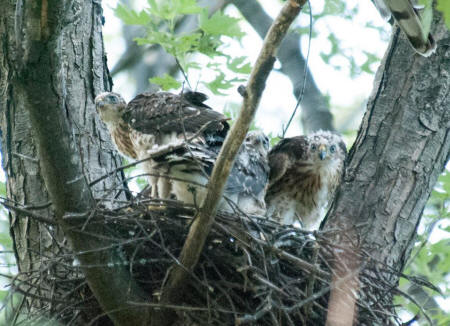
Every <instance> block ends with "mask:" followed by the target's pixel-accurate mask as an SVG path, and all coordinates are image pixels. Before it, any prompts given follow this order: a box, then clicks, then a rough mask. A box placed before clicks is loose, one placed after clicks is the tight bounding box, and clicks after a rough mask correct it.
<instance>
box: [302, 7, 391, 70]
mask: <svg viewBox="0 0 450 326" xmlns="http://www.w3.org/2000/svg"><path fill="white" fill-rule="evenodd" d="M365 5H366V4H365ZM359 6H360V4H359V3H358V4H349V3H348V2H346V1H344V0H326V1H324V2H323V7H322V8H319V6H317V5H316V6H314V7H313V9H314V10H313V11H312V14H311V15H312V22H313V25H312V26H311V28H312V31H311V37H313V38H314V37H317V36H318V35H319V34H323V30H320V31H318V30H317V25H318V23H319V22H320V21H324V22H326V24H325V26H326V35H328V37H327V39H328V41H329V44H330V49H329V50H328V51H325V50H321V52H320V58H321V59H322V60H323V62H324V63H326V64H327V65H329V66H331V67H333V68H334V69H336V70H343V69H345V68H346V69H348V71H349V74H350V77H351V78H355V77H357V76H359V75H360V74H361V73H363V72H365V73H368V74H374V73H375V68H376V65H375V64H376V63H378V62H379V61H380V58H379V57H378V55H377V54H376V53H372V52H370V51H365V50H364V51H362V52H361V53H359V57H360V58H363V59H362V60H358V61H357V60H355V53H354V49H351V48H348V47H346V46H345V45H344V44H343V43H342V42H341V37H339V35H338V32H337V31H336V29H335V28H334V27H333V26H334V24H333V23H331V24H328V22H327V21H326V19H329V18H330V17H333V18H341V19H343V20H345V21H353V20H354V17H355V16H356V15H357V14H358V12H359V10H360V9H359ZM301 15H302V16H303V17H302V18H300V21H301V22H302V21H303V22H306V25H305V26H303V25H302V27H299V28H297V29H296V31H297V32H298V33H300V34H301V35H309V29H310V26H309V19H307V17H305V16H309V15H310V9H309V8H305V9H304V10H302V12H301ZM364 27H366V28H370V29H374V30H376V31H378V32H379V33H380V34H381V35H384V34H385V28H383V27H381V26H375V25H374V24H373V23H371V22H367V23H366V24H365V26H364Z"/></svg>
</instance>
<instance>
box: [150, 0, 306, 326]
mask: <svg viewBox="0 0 450 326" xmlns="http://www.w3.org/2000/svg"><path fill="white" fill-rule="evenodd" d="M304 3H305V0H295V1H294V0H290V1H287V2H286V4H285V5H284V6H283V8H282V10H281V12H280V13H279V15H278V17H277V18H276V19H275V21H274V23H273V24H272V26H271V28H270V30H269V32H268V33H267V36H266V38H265V40H264V44H263V47H262V49H261V52H260V54H259V56H258V59H257V60H256V63H255V65H254V67H253V69H252V73H251V75H250V78H249V81H248V83H247V87H246V93H245V94H246V96H244V102H243V105H242V107H241V111H240V114H239V116H238V118H237V120H236V122H235V123H234V124H233V127H232V128H231V130H230V132H229V133H228V136H227V138H226V139H225V143H224V145H223V146H222V149H221V151H220V153H219V156H218V158H217V160H216V164H215V166H214V170H213V172H212V175H211V179H210V182H209V185H208V189H209V190H208V193H207V195H206V199H205V202H204V203H203V206H202V207H201V209H200V213H199V215H198V216H197V217H196V219H195V220H194V222H193V223H192V226H191V228H190V230H189V234H188V236H187V239H186V241H185V243H184V246H183V249H182V251H181V254H180V258H179V260H180V262H181V264H183V265H184V267H185V268H186V269H187V270H189V271H192V270H193V269H194V267H195V265H196V264H197V262H198V259H199V257H200V254H201V252H202V249H203V246H204V244H205V241H206V238H207V236H208V234H209V231H210V229H211V226H212V224H213V222H214V217H215V215H216V212H217V205H218V203H219V201H220V199H221V198H222V193H223V189H224V187H225V183H226V181H227V179H228V175H229V173H230V170H231V167H232V166H233V163H234V159H235V157H236V154H237V152H238V150H239V148H240V146H241V144H242V142H243V140H244V138H245V135H246V134H247V131H248V128H249V126H250V123H251V122H252V120H253V118H254V116H255V113H256V110H257V108H258V104H259V101H260V99H261V95H262V92H263V91H264V88H265V82H266V79H267V77H268V76H269V73H270V71H271V70H272V68H273V64H274V62H275V52H276V50H277V48H278V47H279V45H280V43H281V40H282V39H283V37H284V36H285V35H286V33H287V30H288V28H289V26H290V25H291V23H292V22H293V20H294V19H295V17H297V15H298V14H299V13H300V9H301V8H302V6H303V5H304ZM188 277H189V274H188V273H187V272H186V271H185V270H184V269H183V268H181V267H180V266H174V268H173V270H172V272H171V274H170V276H169V279H168V282H167V285H166V286H165V288H164V290H163V293H162V297H161V303H162V304H169V303H176V302H177V301H178V300H179V298H181V297H182V296H183V290H184V286H185V284H186V280H187V279H188ZM174 318H176V315H174V314H173V313H172V312H171V311H170V310H168V309H163V310H161V311H157V312H155V314H154V316H153V317H152V325H162V326H163V325H170V324H171V322H172V321H173V320H174Z"/></svg>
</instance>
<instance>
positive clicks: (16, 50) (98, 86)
mask: <svg viewBox="0 0 450 326" xmlns="http://www.w3.org/2000/svg"><path fill="white" fill-rule="evenodd" d="M1 8H2V10H1V13H0V31H1V35H2V38H1V39H0V42H1V48H0V51H1V52H0V54H1V55H0V76H1V79H0V87H1V102H0V103H1V129H2V131H3V138H2V145H3V146H2V147H3V149H4V151H3V153H2V154H3V167H4V169H5V171H6V172H7V175H8V180H7V191H8V198H10V199H11V200H12V201H13V204H15V205H19V206H20V207H23V208H24V209H25V211H22V213H18V212H17V211H16V212H11V213H10V220H11V234H12V237H13V242H14V247H15V252H16V257H17V264H18V267H19V271H20V274H19V279H20V280H21V282H19V284H18V285H17V287H18V290H19V291H26V292H28V293H31V296H28V304H29V306H31V307H33V309H35V310H33V311H34V312H37V311H38V310H36V309H41V310H42V311H44V312H45V313H46V314H47V315H49V316H51V317H52V318H55V319H58V320H60V321H62V322H67V321H72V322H76V323H80V324H84V323H86V322H87V321H91V320H92V317H94V316H98V315H99V311H95V310H94V311H90V310H89V309H83V310H77V309H75V308H74V307H75V303H77V304H76V306H79V305H80V303H82V302H85V303H86V302H87V303H88V302H89V301H92V300H95V299H94V298H93V297H92V294H90V293H89V292H86V289H85V287H83V286H82V285H83V284H82V282H84V278H83V277H82V274H81V271H80V268H79V267H78V268H77V267H74V264H75V260H74V256H73V253H72V254H70V251H69V250H68V244H70V245H72V247H74V248H75V249H76V250H75V253H77V252H79V253H80V254H79V255H78V256H77V258H78V260H79V262H80V263H81V266H80V267H81V269H82V270H83V272H84V274H85V275H86V276H87V281H88V283H89V285H90V286H91V288H92V289H93V291H94V293H96V295H97V296H98V294H99V293H100V294H102V295H103V297H105V294H106V295H107V296H109V297H108V298H107V300H106V302H108V301H109V303H112V302H114V301H115V300H116V299H118V300H121V301H123V299H124V298H123V295H124V293H125V291H126V289H128V285H127V284H125V288H124V290H123V291H119V292H118V293H114V292H113V293H108V291H112V290H113V288H114V287H116V286H119V288H120V286H122V285H118V284H119V283H121V282H125V281H126V280H117V282H116V280H115V279H114V274H111V272H114V271H116V272H117V270H115V269H114V268H109V269H108V268H107V267H106V262H107V261H109V260H110V259H111V257H110V255H109V254H108V253H107V252H106V251H100V250H99V251H98V252H90V253H86V250H88V251H89V250H90V249H96V248H101V247H102V246H101V245H99V244H100V243H104V242H101V241H100V240H98V239H96V238H95V237H92V236H88V235H85V234H83V233H81V232H79V230H76V229H73V228H72V227H71V226H70V225H69V224H68V223H66V222H65V221H64V220H63V215H64V214H67V213H77V212H78V213H84V212H85V211H86V210H87V209H90V208H93V206H92V205H93V204H94V201H93V199H94V198H92V195H91V194H90V190H89V189H88V188H87V184H88V183H89V182H90V181H92V180H94V179H97V178H98V177H100V176H102V175H104V174H106V173H107V172H108V171H111V170H113V169H114V168H117V167H118V166H119V165H120V163H121V160H120V159H119V157H118V156H117V154H116V152H115V150H114V147H113V146H112V143H111V141H110V138H109V136H108V133H107V132H106V130H105V128H104V126H103V125H102V124H101V123H100V121H99V119H98V117H97V115H96V113H95V108H94V104H93V99H94V97H95V96H96V95H97V94H99V93H100V92H102V91H104V90H105V89H110V88H111V80H110V78H109V76H108V71H107V69H106V57H105V56H104V50H103V40H102V34H101V21H102V16H101V14H102V8H101V3H100V2H99V1H92V2H89V1H88V2H86V1H48V0H42V1H34V2H33V3H30V2H23V1H8V0H2V1H1ZM122 183H123V180H122V178H121V177H120V175H119V177H116V175H114V176H112V177H110V178H108V179H106V180H104V181H103V182H102V183H99V184H97V185H95V187H94V188H93V189H94V190H95V196H97V197H103V196H105V195H106V196H111V195H112V196H114V195H117V196H122V198H124V195H123V191H122V190H123V187H122ZM111 188H116V189H118V191H116V193H112V194H111V193H109V194H108V192H107V191H110V189H111ZM49 201H51V202H52V203H50V202H49ZM26 211H30V213H29V214H27V213H26ZM35 215H42V216H52V217H54V224H53V225H45V224H42V223H39V222H38V221H37V220H36V218H33V216H35ZM63 229H64V233H63ZM86 231H91V232H92V230H89V227H88V228H86ZM66 236H69V241H67V240H66V238H65V237H66ZM94 244H96V246H94ZM81 251H83V252H85V253H83V254H81ZM94 263H95V264H98V265H100V267H93V266H94V265H92V264H94ZM102 264H104V266H102ZM86 265H91V266H92V267H90V266H86ZM36 271H40V274H39V275H40V277H39V278H37V279H36V278H30V275H31V274H32V275H33V276H35V274H36ZM101 271H103V272H104V273H99V272H101ZM119 274H120V272H119ZM108 275H110V276H108ZM64 276H65V277H67V278H68V279H70V280H71V281H67V282H59V281H55V280H60V279H61V278H62V277H64ZM103 279H104V280H103ZM80 283H81V284H80ZM125 283H126V282H125ZM108 287H110V288H108ZM77 292H78V293H77ZM69 294H70V299H71V300H68V299H67V295H69ZM100 299H101V298H100ZM118 302H120V301H116V303H113V304H112V305H109V303H106V306H105V305H104V302H102V300H100V304H101V305H102V306H103V307H104V308H106V309H105V310H106V311H108V310H113V308H114V307H115V305H117V304H119V305H120V303H118ZM71 305H73V306H71ZM108 305H109V307H108ZM85 306H86V307H87V308H89V307H92V306H94V307H95V306H97V305H89V304H87V305H85ZM86 307H85V308H86ZM134 312H136V310H135V311H134ZM121 313H122V314H123V316H127V312H126V311H123V312H121ZM112 314H113V315H114V314H116V312H113V313H112ZM144 315H145V314H142V315H141V316H136V318H135V317H132V316H129V321H128V323H130V322H131V323H132V324H133V321H134V324H133V325H136V324H137V320H141V318H142V317H143V316H144ZM116 317H117V316H114V317H113V319H116ZM120 318H121V317H119V319H116V322H117V321H118V320H120ZM122 322H123V321H119V322H118V323H122ZM125 324H126V323H125Z"/></svg>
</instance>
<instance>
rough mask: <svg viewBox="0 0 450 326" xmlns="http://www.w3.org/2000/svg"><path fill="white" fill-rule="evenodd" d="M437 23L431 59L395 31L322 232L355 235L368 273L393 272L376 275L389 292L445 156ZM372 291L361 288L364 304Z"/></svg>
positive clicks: (449, 52)
mask: <svg viewBox="0 0 450 326" xmlns="http://www.w3.org/2000/svg"><path fill="white" fill-rule="evenodd" d="M435 17H437V18H435V23H436V24H435V29H434V32H433V35H434V37H435V39H436V40H437V44H438V47H437V51H436V53H435V54H434V55H432V56H431V57H428V58H424V57H421V56H419V55H417V54H415V53H414V51H413V50H412V48H411V47H410V45H409V44H408V42H407V41H406V39H405V37H404V35H403V34H402V33H400V32H399V30H398V29H397V30H396V31H395V33H394V34H393V35H394V36H393V38H392V40H391V44H390V46H389V49H388V50H387V52H386V55H385V57H384V59H383V61H382V64H381V66H380V68H379V70H378V72H377V75H376V78H375V86H374V90H373V92H372V95H371V98H370V100H369V102H368V105H367V111H366V113H365V116H364V118H363V121H362V125H361V127H360V130H359V133H358V137H357V139H356V141H355V144H354V146H353V147H352V149H351V151H350V154H349V158H348V164H347V168H346V171H345V176H344V180H343V182H342V184H341V186H340V189H339V190H338V193H337V196H336V199H335V202H334V203H333V206H332V208H331V210H330V212H329V214H328V217H327V220H326V222H325V225H324V228H325V229H326V230H331V229H347V230H348V229H353V230H354V233H348V232H347V235H348V234H352V239H351V240H352V241H354V242H355V243H357V247H358V249H357V250H358V251H359V252H363V251H365V252H366V253H368V254H369V255H370V257H371V258H372V259H373V260H372V262H371V263H369V265H368V266H367V267H368V268H371V269H372V270H374V271H376V270H377V271H380V270H381V269H383V270H390V271H392V272H387V273H377V277H379V281H378V282H379V284H380V285H382V286H384V287H386V288H392V289H395V288H396V287H397V284H398V279H399V277H398V272H401V271H402V269H403V266H404V265H405V263H406V261H407V259H408V258H409V256H410V253H411V250H412V248H413V245H414V241H415V238H416V231H417V226H418V225H419V222H420V218H421V216H422V212H423V210H424V207H425V204H426V202H427V200H428V198H429V196H430V193H431V191H432V189H433V186H434V185H435V183H436V181H437V179H438V177H439V174H440V173H441V172H442V171H443V169H444V167H445V165H446V163H447V162H448V160H449V155H450V133H449V126H450V110H449V108H450V97H449V96H448V95H449V89H450V45H449V44H450V32H449V30H448V29H447V28H446V26H445V24H444V21H443V19H442V16H441V15H440V14H438V13H437V12H435ZM336 241H339V240H337V239H336ZM340 241H344V240H343V239H341V240H340ZM374 262H376V263H374ZM364 282H365V280H363V284H364ZM370 289H371V288H370V287H369V286H367V287H363V293H364V294H365V296H366V297H368V298H371V296H370V295H371V293H368V292H370ZM390 292H392V291H390ZM359 318H363V316H359ZM386 318H387V317H386ZM387 319H389V318H387ZM381 324H383V325H385V324H387V320H384V321H383V322H381Z"/></svg>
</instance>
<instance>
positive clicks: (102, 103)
mask: <svg viewBox="0 0 450 326" xmlns="http://www.w3.org/2000/svg"><path fill="white" fill-rule="evenodd" d="M95 106H96V107H97V108H99V109H102V108H103V107H104V106H105V102H104V101H98V102H97V103H95Z"/></svg>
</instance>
